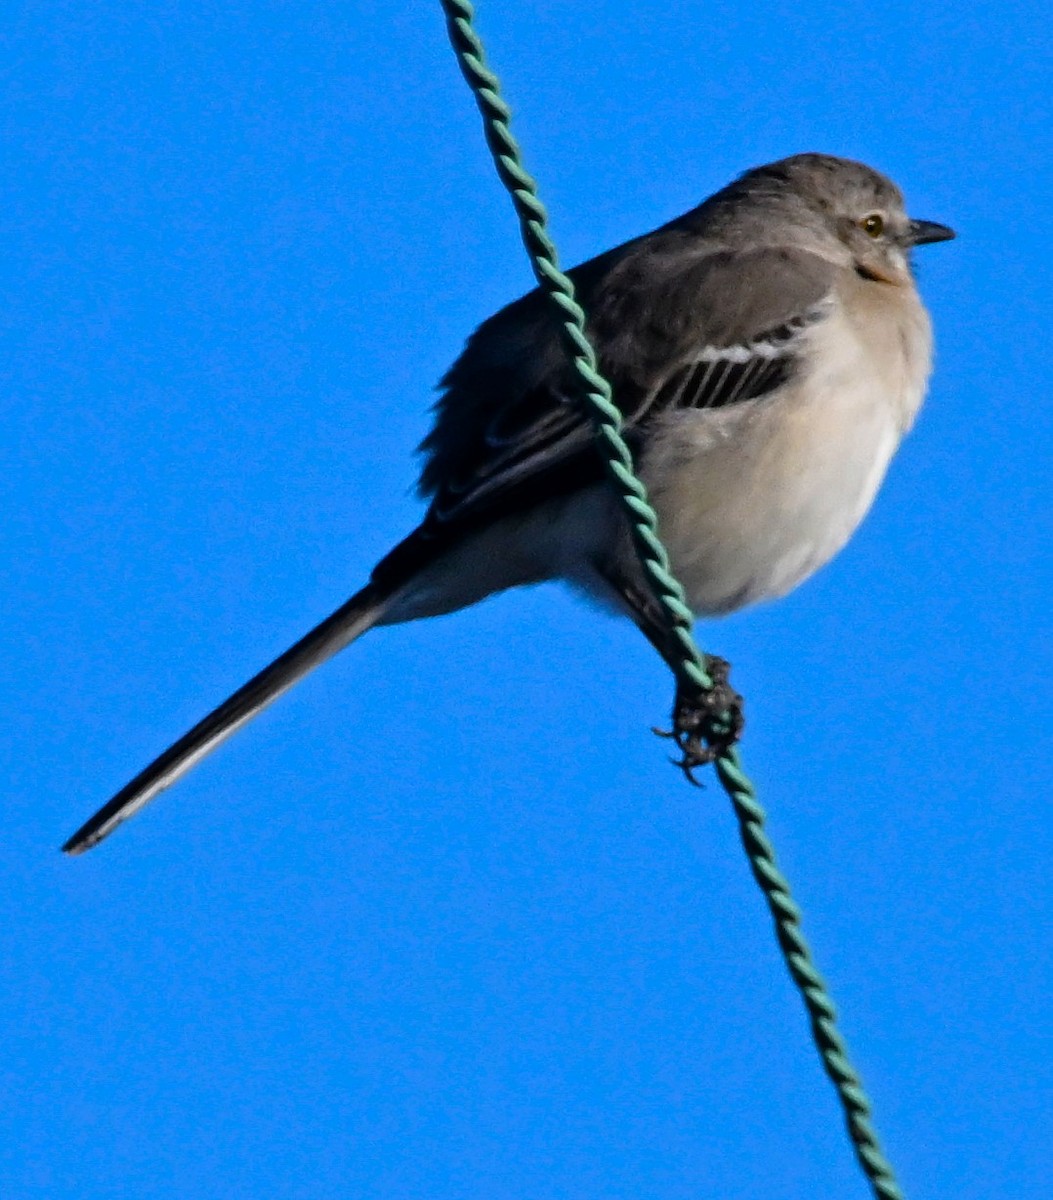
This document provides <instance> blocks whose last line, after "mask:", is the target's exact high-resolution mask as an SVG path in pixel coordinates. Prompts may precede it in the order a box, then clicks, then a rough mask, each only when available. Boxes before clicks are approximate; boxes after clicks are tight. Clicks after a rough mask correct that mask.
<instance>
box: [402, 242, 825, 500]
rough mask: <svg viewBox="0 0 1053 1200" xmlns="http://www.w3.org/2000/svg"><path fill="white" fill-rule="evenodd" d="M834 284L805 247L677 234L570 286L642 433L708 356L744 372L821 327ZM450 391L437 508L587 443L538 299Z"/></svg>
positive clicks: (430, 485) (428, 470) (598, 263)
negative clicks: (807, 329)
mask: <svg viewBox="0 0 1053 1200" xmlns="http://www.w3.org/2000/svg"><path fill="white" fill-rule="evenodd" d="M835 271H836V269H835V267H834V266H833V265H832V264H831V263H829V262H828V261H826V260H825V259H823V258H821V257H819V256H818V255H815V254H812V253H810V252H808V251H806V250H802V249H798V248H796V247H793V246H780V245H770V246H763V245H762V246H755V245H745V246H733V245H728V244H726V243H724V242H722V241H720V240H717V239H713V238H710V237H707V236H705V235H704V234H699V233H698V232H696V231H694V230H692V229H691V228H685V227H684V226H683V225H681V224H678V223H676V222H674V223H673V224H671V225H670V226H667V227H664V228H663V229H661V230H658V231H656V232H654V233H651V234H647V235H644V236H643V237H641V238H638V239H635V240H634V241H631V242H628V243H626V244H625V245H623V246H619V247H617V248H616V249H614V250H611V251H608V252H607V253H605V254H602V255H600V256H598V257H597V258H594V259H591V260H589V261H588V262H585V263H583V264H581V265H580V266H578V267H575V268H574V269H572V270H571V271H570V272H569V274H570V276H571V279H572V281H573V283H574V285H575V293H576V295H577V297H578V299H579V301H580V302H581V304H582V307H583V308H584V309H585V311H586V314H587V321H588V325H587V328H588V332H589V336H590V338H591V339H592V342H593V345H594V346H595V348H596V351H597V356H598V358H599V363H600V367H601V370H602V371H603V372H604V373H605V374H606V375H607V377H608V378H609V379H610V380H611V382H612V384H613V385H614V390H615V396H616V400H617V401H618V403H619V404H620V406H621V407H622V411H623V414H624V417H625V419H626V422H627V424H629V425H632V423H633V422H634V420H635V419H636V417H637V416H638V415H642V414H643V411H644V409H645V408H647V407H648V397H650V398H651V399H653V398H654V396H655V395H656V394H657V392H658V391H659V389H660V388H661V387H662V386H663V384H665V383H667V382H668V381H670V380H671V379H672V378H673V377H675V375H676V374H677V372H678V371H682V370H683V369H685V368H686V367H688V366H690V365H692V364H693V363H695V362H696V361H697V360H698V357H699V355H703V354H705V353H706V352H707V351H709V352H710V353H712V352H720V351H722V350H729V351H730V352H731V354H732V356H736V355H737V356H738V358H740V359H741V360H743V362H744V361H745V360H746V359H747V358H748V356H749V352H750V350H749V348H750V347H751V346H753V345H754V344H756V343H758V342H761V343H763V344H765V345H768V346H770V345H772V344H773V343H772V338H775V339H776V340H777V341H778V340H780V339H781V341H782V342H784V343H789V341H790V340H791V339H792V336H793V335H794V334H795V332H796V331H797V330H798V329H799V328H800V327H801V326H802V325H803V324H806V323H807V322H809V321H811V320H814V319H815V318H816V316H817V315H819V314H821V311H822V307H823V305H824V303H826V302H827V301H828V297H829V296H830V294H831V289H832V281H833V279H834V277H835ZM742 365H743V363H742V362H740V363H739V366H740V367H741V366H742ZM741 373H742V372H740V374H741ZM439 387H440V396H439V400H438V402H437V404H436V408H435V424H434V427H433V430H432V432H431V433H430V434H429V435H428V437H427V438H425V440H424V442H423V443H422V445H421V451H422V452H423V454H424V456H425V461H424V464H423V469H422V473H421V491H422V492H423V493H424V494H425V495H434V494H435V493H436V492H438V491H440V490H441V489H443V488H446V487H448V486H449V484H450V481H451V480H456V479H459V478H462V477H465V476H466V475H468V474H471V475H475V476H476V477H477V478H478V472H479V468H480V466H481V465H482V463H483V462H489V463H491V464H493V463H494V455H495V451H496V452H497V458H498V459H500V458H502V457H505V456H507V455H509V450H510V448H513V449H514V451H515V456H516V457H517V458H518V457H522V456H523V455H524V454H527V453H530V452H532V451H533V450H535V449H537V448H538V447H539V446H541V445H546V446H554V445H557V444H559V445H561V446H562V447H564V448H574V449H576V448H577V447H578V445H579V443H582V442H586V443H587V441H588V436H589V433H588V427H587V423H586V422H585V421H584V418H583V417H582V415H581V412H580V408H579V404H578V401H577V394H578V386H577V382H576V379H575V375H574V371H573V367H572V366H571V364H570V362H569V360H568V357H567V354H566V351H565V349H564V347H563V345H562V343H561V338H560V331H559V328H558V324H557V320H556V317H555V313H554V311H553V309H552V306H551V302H550V301H549V300H548V299H547V297H545V296H544V295H543V294H542V293H541V292H540V291H539V290H538V289H535V290H534V291H532V292H530V293H528V294H527V295H525V296H523V297H521V298H520V299H518V300H516V301H514V302H513V303H511V304H509V305H507V306H506V307H505V308H503V309H501V310H499V311H498V312H497V313H495V314H494V315H493V316H492V317H490V318H489V319H488V320H486V321H484V322H483V323H482V324H481V325H480V326H479V328H478V329H477V330H476V331H475V333H474V334H473V335H472V336H471V337H470V338H469V340H468V342H467V344H466V346H465V348H464V351H463V352H462V353H461V355H460V356H459V357H458V358H457V360H456V361H455V362H454V363H453V365H452V366H451V367H450V369H449V370H448V371H447V372H446V374H445V375H444V376H443V378H442V380H441V381H440V385H439ZM739 391H740V394H742V395H746V394H748V393H747V392H746V391H745V389H739ZM502 452H503V453H502Z"/></svg>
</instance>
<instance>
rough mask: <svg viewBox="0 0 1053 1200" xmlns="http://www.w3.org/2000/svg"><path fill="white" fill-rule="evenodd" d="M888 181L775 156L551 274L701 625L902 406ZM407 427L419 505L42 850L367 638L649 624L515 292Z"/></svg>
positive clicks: (803, 559)
mask: <svg viewBox="0 0 1053 1200" xmlns="http://www.w3.org/2000/svg"><path fill="white" fill-rule="evenodd" d="M954 236H955V233H954V231H953V230H952V229H951V228H949V227H948V226H946V225H943V224H940V223H938V222H935V221H927V220H915V219H912V218H911V217H909V216H908V215H907V212H906V209H905V207H904V200H903V195H902V193H901V192H900V190H899V188H898V187H897V186H896V185H895V184H894V183H893V182H892V181H891V180H890V179H888V178H887V177H886V176H884V175H882V174H881V173H880V172H878V171H876V170H874V169H873V168H871V167H869V166H867V165H865V164H863V163H860V162H856V161H853V160H850V159H846V158H840V157H835V156H833V155H828V154H818V153H805V154H796V155H793V156H791V157H789V158H783V159H780V160H779V161H777V162H772V163H768V164H766V165H763V166H758V167H755V168H753V169H751V170H748V171H746V172H745V173H744V174H742V175H740V176H739V177H738V178H736V179H735V180H733V181H732V182H731V183H730V184H728V185H727V186H726V187H724V188H722V189H721V190H720V191H718V192H716V193H715V194H713V195H712V196H710V197H708V198H707V199H705V200H703V201H702V202H701V203H700V204H699V205H697V206H696V207H694V208H692V209H691V210H690V211H688V212H687V213H685V214H684V215H683V216H680V217H678V218H676V219H675V220H672V221H670V222H668V223H667V224H664V225H662V226H660V227H659V228H657V229H655V230H653V231H652V232H650V233H646V234H644V235H642V236H640V237H637V238H634V239H632V240H630V241H628V242H626V243H624V244H623V245H620V246H618V247H616V248H614V249H612V250H609V251H607V252H606V253H603V254H600V255H599V256H598V257H595V258H593V259H591V260H589V261H587V262H584V263H582V264H581V265H579V266H577V267H575V268H573V269H572V270H571V271H570V272H569V275H570V277H571V279H572V281H573V284H574V288H575V291H576V294H577V296H578V298H579V300H580V302H581V304H582V305H583V307H584V309H585V311H586V313H587V332H588V335H589V337H590V339H591V341H592V344H593V346H594V348H595V351H596V354H597V358H598V361H599V365H600V368H601V370H602V372H603V373H604V375H605V376H606V377H607V379H608V380H609V381H610V382H611V384H612V386H613V391H614V397H615V400H616V402H617V404H618V406H619V408H620V410H621V412H622V414H623V419H624V436H625V438H626V440H627V442H628V444H629V447H630V449H631V451H632V454H633V460H634V464H635V466H636V469H637V472H638V474H639V476H640V478H641V480H642V481H643V483H644V484H645V486H646V488H647V490H648V493H649V496H650V501H651V503H652V505H653V507H654V509H655V511H656V513H657V516H658V529H659V532H660V535H661V537H662V540H663V542H664V544H665V546H666V548H667V550H668V554H669V558H670V562H671V565H672V569H673V571H674V573H675V575H676V576H677V577H678V578H679V580H680V582H681V584H682V585H683V588H684V592H685V595H686V599H687V603H688V605H689V607H690V609H691V610H692V611H693V612H694V614H695V615H696V616H700V617H714V616H719V615H721V614H725V613H730V612H733V611H735V610H737V609H740V608H742V607H744V606H746V605H749V604H753V603H756V602H758V601H764V600H770V599H773V598H776V597H779V596H782V595H785V594H786V593H787V592H789V591H790V590H792V589H793V588H795V587H796V586H797V585H798V584H800V583H801V582H802V581H804V580H805V579H807V578H808V577H809V576H810V575H812V574H813V573H814V572H815V571H817V570H818V569H819V568H820V567H821V566H823V565H824V564H825V563H826V562H828V561H829V560H830V559H831V558H832V557H833V556H834V555H835V554H836V553H837V552H838V551H839V550H840V549H841V548H842V547H843V546H844V544H845V543H846V542H847V540H848V539H849V537H850V536H851V535H852V533H853V532H854V531H855V529H856V527H857V526H858V525H859V523H860V521H861V520H862V519H863V517H864V516H865V514H866V513H867V511H868V510H869V508H870V506H871V504H872V502H873V500H874V498H875V495H876V493H877V491H878V488H879V486H880V484H881V482H882V480H883V478H884V476H885V472H886V470H887V468H888V466H889V463H890V461H891V459H892V457H893V455H894V453H895V451H896V449H897V448H898V446H899V444H900V442H901V440H902V438H903V437H904V435H905V434H906V433H907V432H908V430H909V429H910V428H911V425H912V424H913V422H914V420H915V417H916V415H917V413H918V410H919V408H920V406H921V404H922V401H923V398H924V395H925V392H926V388H927V384H928V380H929V376H930V372H931V368H932V327H931V321H930V318H929V315H928V313H927V311H926V309H925V307H924V305H923V303H922V301H921V298H920V296H919V294H918V290H917V287H916V281H915V276H914V271H913V265H912V254H913V251H914V249H915V248H916V247H917V246H921V245H925V244H928V243H933V242H941V241H946V240H948V239H950V238H953V237H954ZM434 411H435V419H434V424H433V427H432V429H431V432H430V433H428V435H427V437H426V438H425V439H424V441H423V442H422V443H421V446H420V452H421V453H422V456H423V466H422V469H421V474H420V483H419V490H420V493H421V496H422V497H423V498H424V499H425V500H426V501H427V509H426V512H425V515H424V517H423V519H422V521H421V522H420V524H419V525H418V526H417V528H416V529H414V530H413V531H412V532H411V533H410V534H409V536H407V537H406V538H404V539H403V540H402V541H401V542H399V543H398V544H397V545H396V546H395V547H394V549H392V550H391V551H390V552H389V553H388V554H387V555H385V556H384V557H383V558H382V559H381V560H380V561H379V563H378V564H377V565H376V567H375V568H374V570H373V572H372V574H371V576H370V578H369V580H368V582H367V583H366V584H365V586H364V587H363V588H361V590H360V591H358V592H357V593H356V594H355V595H353V596H352V597H351V598H350V599H349V600H348V601H346V603H344V604H343V605H342V606H341V607H339V608H338V609H337V610H336V611H335V612H334V613H332V614H331V615H330V616H329V617H327V618H326V619H325V620H324V621H322V622H321V624H319V625H318V626H316V627H315V628H314V629H313V630H311V631H310V632H309V633H307V634H306V635H305V636H304V637H303V638H301V639H300V641H298V642H297V643H296V644H295V645H293V646H292V647H290V649H288V650H287V651H285V653H284V654H282V655H280V656H279V657H278V658H277V659H275V661H274V662H272V663H271V664H270V665H269V666H267V667H265V668H264V669H263V670H262V671H260V672H259V674H257V675H255V676H254V677H253V678H252V679H250V680H249V681H248V683H246V684H245V685H244V686H243V687H241V688H239V689H238V690H237V691H236V692H234V694H233V695H231V696H230V697H229V699H227V700H226V701H224V702H223V703H222V704H220V705H219V707H218V708H216V709H215V710H214V711H212V712H211V713H210V714H209V715H208V716H206V717H205V718H204V719H203V720H202V721H200V722H199V723H198V724H197V725H195V726H194V727H193V728H192V729H191V730H189V732H187V733H185V734H184V735H183V736H182V737H181V738H179V739H178V741H176V742H175V743H174V744H173V745H172V746H170V747H169V748H168V749H167V750H165V751H164V753H162V754H161V755H160V756H159V757H158V758H157V759H155V760H154V762H152V763H151V764H150V765H149V766H147V767H146V768H145V770H143V771H142V772H140V773H139V774H138V775H137V776H136V777H135V778H134V779H133V780H132V781H131V782H130V783H128V784H127V785H126V786H125V787H123V788H122V789H121V790H120V791H119V792H118V793H117V794H116V795H115V796H114V797H113V798H112V799H111V800H110V801H109V802H108V803H107V804H106V805H104V806H103V807H102V808H101V809H100V810H99V811H98V812H97V813H96V814H95V815H94V816H93V817H91V818H90V819H89V820H88V821H87V822H85V824H84V825H83V826H82V827H81V828H80V829H79V830H78V831H77V832H76V833H75V834H74V835H73V836H72V837H71V838H70V839H69V840H68V841H67V842H66V843H65V845H64V846H63V850H64V851H66V852H67V853H70V854H79V853H81V852H83V851H85V850H87V849H89V848H90V847H92V846H94V845H96V844H97V843H98V842H100V841H101V840H102V839H103V838H105V837H106V836H108V835H109V834H110V833H111V832H112V831H113V830H114V829H115V828H116V827H117V826H118V825H119V824H121V823H122V822H123V821H125V820H126V819H127V818H128V817H130V816H132V814H134V813H135V812H137V811H138V810H139V809H141V808H142V807H143V806H144V805H145V804H147V803H148V802H149V801H150V800H152V799H153V798H154V797H155V796H157V795H158V793H159V792H161V791H163V790H164V789H165V788H167V787H169V786H171V785H172V784H173V783H175V782H176V781H177V780H178V779H180V778H181V777H182V776H183V775H184V774H186V772H187V771H189V770H190V769H191V768H192V767H193V766H195V765H196V764H197V763H198V762H200V761H201V759H203V758H204V757H205V756H206V755H207V754H209V753H211V751H213V750H214V749H215V748H216V747H217V746H218V745H219V744H220V743H221V742H223V741H225V740H226V739H227V738H228V737H230V736H231V735H232V734H233V733H235V732H236V731H237V730H239V729H240V728H241V727H242V726H244V725H245V724H246V723H247V722H248V721H250V720H251V719H252V718H253V717H254V716H256V714H258V713H259V712H260V711H261V710H262V709H263V708H265V707H266V706H267V705H269V704H270V703H271V702H272V701H274V700H276V699H277V698H278V697H279V696H280V695H282V693H284V692H285V691H287V690H288V689H289V688H291V687H292V686H293V685H294V684H295V683H297V682H298V681H299V680H300V679H302V678H303V677H304V676H305V675H306V674H307V673H308V672H310V671H312V670H313V669H314V668H315V667H317V666H319V665H320V664H321V663H323V662H325V661H326V660H327V659H329V658H330V657H331V656H332V655H334V654H335V653H337V652H338V651H339V650H342V649H343V648H344V647H346V646H347V645H348V644H349V643H351V642H353V641H354V640H355V639H356V638H358V637H361V636H362V635H363V634H364V633H366V632H367V631H368V630H370V629H372V628H374V627H376V626H383V625H390V624H396V623H400V622H405V621H413V620H418V619H420V618H424V617H433V616H439V615H442V614H445V613H450V612H453V611H455V610H458V609H462V608H464V607H466V606H468V605H471V604H475V603H476V602H478V601H480V600H483V599H484V598H485V597H487V596H490V595H492V594H493V593H495V592H500V591H504V590H506V589H508V588H512V587H518V586H523V585H528V584H536V583H541V582H543V581H547V580H562V581H565V582H569V583H570V584H571V585H572V586H574V587H575V588H577V589H579V590H580V591H583V592H584V593H586V595H588V596H589V597H591V598H593V599H594V600H597V601H599V602H600V603H601V604H603V605H605V606H607V607H610V608H613V609H615V610H617V611H618V612H620V613H622V614H624V615H627V616H628V617H630V618H631V619H632V620H633V621H634V622H635V624H636V625H637V626H638V627H639V628H640V630H641V631H642V632H643V633H644V635H645V636H646V637H647V638H648V639H649V640H650V641H651V642H652V644H653V645H655V646H656V647H657V648H658V649H659V650H660V651H667V650H668V640H667V639H668V636H669V635H668V631H667V629H666V626H665V623H664V620H663V617H662V614H661V613H660V611H659V610H658V609H657V607H656V603H655V601H654V600H653V599H652V597H651V593H650V591H649V589H648V587H647V585H646V583H645V579H644V576H643V572H642V569H641V567H640V565H639V562H638V559H637V556H636V553H635V550H634V548H633V545H632V542H631V537H630V533H629V526H628V521H627V518H626V517H625V515H624V512H623V510H622V508H621V506H620V503H619V500H618V498H617V497H616V496H615V494H614V491H613V489H612V488H611V487H610V486H609V484H608V482H607V481H606V479H605V478H604V469H603V465H602V463H601V460H600V456H599V454H598V453H597V451H596V447H595V445H594V438H593V433H592V428H591V426H590V423H589V421H588V419H587V417H586V415H585V413H584V410H583V406H582V404H581V403H580V402H579V398H578V387H577V384H576V377H575V374H574V370H573V367H572V365H571V363H570V361H569V359H568V357H567V355H566V353H565V351H564V349H563V345H562V343H561V340H560V332H559V328H558V324H557V319H556V317H555V314H554V312H553V311H552V310H551V307H550V303H549V302H548V300H547V299H546V297H545V296H544V295H543V294H542V293H541V292H540V290H538V289H535V290H534V291H532V292H529V293H528V294H526V295H524V296H522V297H521V298H519V299H518V300H515V301H513V302H512V303H511V304H509V305H507V306H506V307H504V308H502V309H501V310H499V311H498V312H497V313H495V314H494V315H493V316H491V317H490V318H489V319H488V320H486V321H484V322H483V323H482V324H481V325H480V326H479V328H478V329H477V330H476V331H475V332H474V333H473V334H472V335H471V336H470V338H469V339H468V341H467V343H466V344H465V347H464V349H463V351H462V353H461V354H460V356H459V357H458V358H457V359H456V360H455V361H454V363H453V365H452V366H451V367H450V368H449V370H448V371H447V372H446V374H445V375H444V376H443V377H442V379H441V381H440V383H439V398H438V400H437V402H436V404H435V410H434Z"/></svg>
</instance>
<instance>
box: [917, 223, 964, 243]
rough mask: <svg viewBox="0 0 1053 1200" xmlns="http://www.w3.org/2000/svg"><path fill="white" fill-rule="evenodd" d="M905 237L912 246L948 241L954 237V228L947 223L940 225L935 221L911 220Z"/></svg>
mask: <svg viewBox="0 0 1053 1200" xmlns="http://www.w3.org/2000/svg"><path fill="white" fill-rule="evenodd" d="M908 229H909V233H908V234H907V237H908V238H909V240H910V244H911V245H912V246H927V245H928V244H929V243H930V242H949V241H950V240H951V238H953V237H956V236H957V235H956V234H955V232H954V230H953V229H951V228H950V226H948V225H940V224H938V223H937V222H936V221H911V223H910V225H909V226H908Z"/></svg>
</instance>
